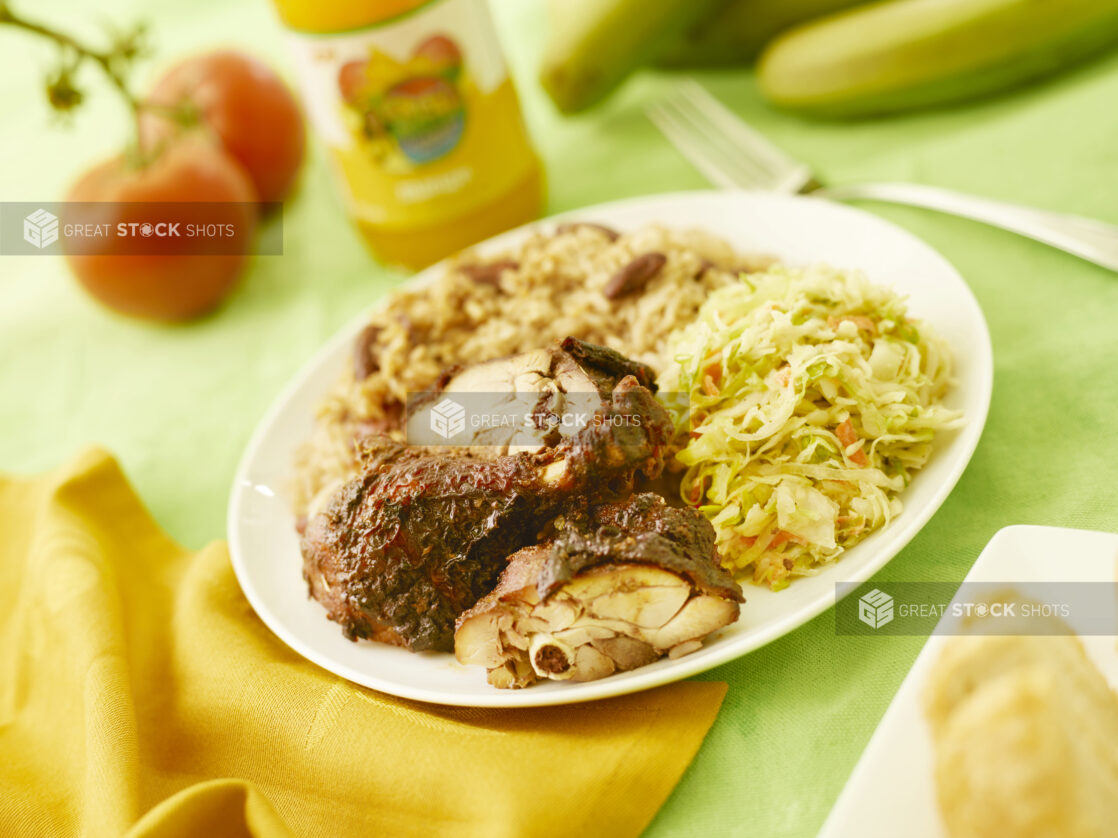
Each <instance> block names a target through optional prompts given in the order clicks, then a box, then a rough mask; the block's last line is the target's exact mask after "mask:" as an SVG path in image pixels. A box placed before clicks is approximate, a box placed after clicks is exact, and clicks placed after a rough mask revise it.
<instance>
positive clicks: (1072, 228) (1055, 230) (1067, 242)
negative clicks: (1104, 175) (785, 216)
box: [812, 183, 1118, 272]
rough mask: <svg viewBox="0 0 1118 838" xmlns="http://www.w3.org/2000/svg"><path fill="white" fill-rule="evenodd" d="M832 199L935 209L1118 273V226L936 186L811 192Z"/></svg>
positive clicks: (878, 186) (865, 186) (839, 188)
mask: <svg viewBox="0 0 1118 838" xmlns="http://www.w3.org/2000/svg"><path fill="white" fill-rule="evenodd" d="M812 194H814V195H819V196H822V197H826V198H832V199H835V200H849V199H860V198H864V199H867V200H871V201H886V202H889V203H893V204H907V205H909V206H914V207H924V208H925V209H932V210H938V211H939V212H945V213H948V214H950V215H958V216H961V217H962V218H969V219H971V220H973V221H981V222H983V223H985V224H990V225H992V226H994V227H1000V228H1002V229H1003V230H1009V231H1010V232H1013V233H1017V234H1018V235H1021V236H1025V237H1026V238H1030V239H1034V240H1036V241H1039V242H1043V243H1044V244H1048V245H1051V246H1052V247H1055V248H1058V249H1060V250H1063V251H1066V252H1067V253H1071V254H1073V255H1075V256H1078V257H1079V258H1080V259H1085V260H1087V261H1088V262H1094V263H1095V264H1096V265H1101V266H1102V267H1104V268H1108V269H1109V270H1112V271H1116V272H1118V226H1115V225H1113V224H1106V223H1104V222H1102V221H1095V220H1094V219H1091V218H1084V217H1082V216H1079V215H1065V214H1063V213H1058V212H1047V211H1045V210H1038V209H1033V208H1031V207H1023V206H1019V205H1016V204H1007V203H1004V202H1002V201H993V200H991V199H989V198H979V197H977V196H974V195H966V194H963V193H961V192H952V191H951V190H949V189H940V188H939V187H935V186H921V185H918V184H908V183H866V184H856V185H851V186H829V187H826V188H823V189H818V190H815V191H813V192H812Z"/></svg>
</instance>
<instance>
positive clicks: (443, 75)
mask: <svg viewBox="0 0 1118 838" xmlns="http://www.w3.org/2000/svg"><path fill="white" fill-rule="evenodd" d="M275 4H276V7H277V9H278V11H279V15H280V17H281V19H282V20H283V22H284V24H285V25H286V26H287V27H288V28H289V29H290V30H291V41H292V44H293V47H294V52H295V58H296V63H297V71H298V75H299V78H300V81H301V84H302V89H303V97H304V101H305V103H306V108H307V112H308V113H309V115H310V119H311V122H312V123H313V124H314V126H315V127H316V129H317V131H318V132H319V134H320V135H321V137H322V138H323V140H324V141H325V143H326V145H327V146H328V147H329V149H330V153H331V156H332V158H333V161H334V164H335V168H336V169H337V172H338V174H339V176H340V179H341V181H342V183H343V189H344V191H345V197H346V201H347V205H348V207H349V210H350V213H351V214H352V215H353V217H354V219H355V220H356V221H357V224H358V225H359V227H360V229H361V231H362V232H363V233H364V234H365V236H366V238H367V239H368V241H369V243H370V245H371V246H372V248H373V251H374V252H375V253H376V254H377V255H378V256H379V257H380V258H381V259H382V260H384V261H386V262H391V263H394V264H401V265H405V266H408V267H414V268H418V267H422V266H424V265H428V264H430V263H432V262H435V261H437V260H438V259H440V258H442V257H443V256H446V255H447V254H449V253H453V252H454V251H456V250H459V249H461V248H463V247H466V246H468V245H470V244H473V243H475V242H477V241H480V240H481V239H484V238H487V237H488V236H490V235H493V234H495V233H498V232H500V231H502V230H505V229H508V228H509V227H514V226H516V225H518V224H522V223H524V222H526V221H530V220H531V219H533V218H535V217H536V216H537V215H538V213H539V211H540V206H541V203H542V201H543V172H542V169H541V167H540V162H539V159H538V158H537V157H536V154H535V152H534V151H533V149H532V146H531V142H530V140H529V138H528V134H527V131H526V130H525V128H524V123H523V120H522V119H521V115H520V105H519V103H518V101H517V98H516V90H515V89H514V88H513V85H512V79H511V78H510V77H509V74H508V70H507V69H506V67H505V63H504V58H503V56H502V54H501V49H500V44H499V43H498V41H497V35H496V31H495V30H494V28H493V23H492V20H491V18H490V16H489V10H488V8H487V6H486V0H275Z"/></svg>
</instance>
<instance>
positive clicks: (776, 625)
mask: <svg viewBox="0 0 1118 838" xmlns="http://www.w3.org/2000/svg"><path fill="white" fill-rule="evenodd" d="M560 218H578V219H583V220H589V221H598V222H601V223H603V224H608V225H610V226H611V227H615V228H617V229H619V230H628V229H633V228H636V227H640V226H643V225H646V224H662V225H664V226H668V227H673V228H697V229H702V230H705V231H707V232H710V233H714V234H716V235H718V236H721V237H723V238H725V239H726V240H728V241H730V242H731V243H732V244H733V245H734V246H735V247H737V248H738V249H739V250H741V251H753V252H764V253H770V254H774V255H776V256H777V257H779V258H780V259H781V260H782V261H784V262H786V263H789V264H792V265H806V264H810V263H815V262H826V263H829V264H831V265H834V266H835V267H841V268H859V269H861V270H863V271H864V272H865V273H866V274H867V275H868V276H869V278H870V279H871V280H873V281H874V282H877V283H881V284H884V285H888V286H892V287H894V288H896V289H897V290H898V291H899V292H901V293H903V294H906V295H907V296H908V297H909V299H910V308H911V311H912V313H913V315H914V316H916V317H919V318H921V319H924V320H926V321H928V322H929V323H931V324H932V325H933V327H934V328H935V329H936V330H938V332H939V333H940V334H941V335H943V336H944V337H945V338H946V339H947V340H948V341H949V342H950V344H951V346H952V348H953V349H954V352H955V356H956V359H957V377H958V385H957V386H956V387H955V388H954V389H953V390H952V391H951V393H950V394H949V396H948V398H947V400H946V401H947V403H948V404H949V405H950V406H951V407H955V408H961V409H962V410H963V411H964V412H965V414H966V417H967V424H966V426H965V427H963V428H962V429H961V430H958V431H954V432H951V433H949V434H944V435H943V436H942V437H941V438H940V439H938V440H937V446H936V451H935V453H934V455H933V456H932V459H931V461H930V462H929V463H928V465H927V467H926V468H924V470H923V471H921V472H920V473H919V474H917V476H916V477H915V479H914V480H913V481H912V484H911V485H910V486H909V487H908V489H906V490H905V492H904V494H903V496H902V500H903V501H904V506H905V509H904V512H903V513H902V514H901V515H900V516H899V517H898V518H897V519H896V520H895V521H894V522H893V523H892V524H891V525H890V526H889V527H887V528H886V529H884V530H882V531H879V532H877V533H874V534H873V535H871V536H869V537H868V538H867V539H866V540H865V541H863V542H862V543H860V544H858V545H857V546H856V547H854V548H852V549H851V550H849V551H848V552H847V553H846V554H845V555H844V556H843V557H842V558H841V559H840V560H839V561H838V562H837V563H836V564H834V565H832V566H831V567H829V568H827V569H826V570H824V571H823V572H821V573H820V574H819V575H818V576H814V577H811V578H805V579H800V580H797V581H796V582H794V583H793V584H792V585H791V586H790V587H788V588H787V589H785V590H783V591H781V592H779V593H772V592H771V591H768V590H765V589H761V588H758V587H753V586H747V589H746V598H747V600H748V601H747V602H746V604H745V606H744V607H743V608H742V615H741V619H740V620H739V621H738V622H737V623H735V624H734V625H732V626H730V627H728V628H727V629H725V630H724V631H722V632H720V633H719V634H718V635H716V636H714V637H712V638H710V639H709V640H708V641H707V643H706V644H705V645H704V646H703V648H702V649H700V650H699V651H697V652H693V653H692V654H690V655H687V656H686V657H682V658H679V659H677V660H668V659H663V660H660V661H658V662H657V663H654V664H651V665H649V666H646V667H643V668H641V669H637V670H634V671H632V672H625V673H620V674H617V675H613V676H610V677H609V678H604V679H602V680H600V681H592V682H589V683H585V684H572V683H562V682H549V683H545V684H537V685H535V686H532V687H529V688H527V689H523V690H498V689H496V688H494V687H491V686H490V685H489V684H487V683H486V681H485V672H484V670H483V669H482V668H480V667H464V666H461V665H459V664H458V663H457V662H456V661H455V660H454V657H453V656H452V655H449V654H442V653H431V652H426V653H420V654H413V653H411V652H407V651H404V650H403V649H398V648H395V647H392V646H386V645H382V644H377V643H371V642H366V641H361V642H357V643H352V642H350V641H348V640H346V639H345V638H344V637H342V633H341V629H339V628H338V626H337V625H336V624H335V623H332V622H330V621H329V620H327V619H326V614H325V612H324V611H323V609H322V607H321V606H320V605H319V604H318V603H317V602H314V601H313V600H310V599H308V597H307V589H306V585H305V584H304V582H303V578H302V573H301V569H302V560H301V558H300V554H299V545H298V539H297V537H296V534H295V529H294V520H293V516H292V514H291V512H290V510H289V509H288V505H287V503H286V500H285V497H284V495H285V489H284V487H285V486H287V485H289V480H290V474H291V464H292V460H293V455H294V452H295V449H296V448H297V447H298V445H299V444H300V443H302V442H303V441H304V440H305V439H306V438H307V437H308V436H309V435H310V433H311V426H312V417H313V415H314V410H315V406H316V405H317V404H318V402H319V401H320V399H321V398H322V396H323V395H324V394H325V393H326V392H327V390H328V389H330V388H331V387H332V386H333V384H334V382H335V380H336V378H337V375H338V374H339V371H340V370H341V369H342V367H343V365H344V364H346V363H348V362H349V359H350V344H351V342H352V340H353V339H354V337H355V336H356V335H357V333H358V332H359V331H360V330H361V328H362V326H363V325H364V323H365V322H366V319H367V317H368V314H367V313H366V314H365V315H363V316H362V317H359V318H358V319H356V320H354V321H353V322H352V323H351V324H349V326H347V327H346V328H345V329H343V330H342V331H341V332H339V333H338V334H337V335H335V336H334V338H333V339H332V340H330V341H329V343H327V345H326V346H324V347H323V348H322V350H321V351H320V352H319V353H318V354H317V355H316V356H315V357H314V358H312V359H311V360H310V362H309V363H308V364H307V365H306V366H305V367H304V368H303V369H302V371H301V372H300V373H299V374H298V375H297V376H295V379H294V380H293V381H292V382H291V383H290V384H289V385H288V386H287V387H286V388H285V389H284V390H283V392H282V393H281V394H280V395H279V397H278V398H277V399H276V401H275V403H274V404H273V405H272V407H271V408H270V409H269V410H268V412H267V414H266V415H265V417H264V419H263V420H262V421H261V423H260V425H259V427H257V429H256V432H255V433H254V434H253V436H252V439H251V440H250V442H249V444H248V448H247V449H246V451H245V454H244V456H243V458H242V459H241V463H240V465H239V467H238V469H237V474H236V478H235V479H234V482H233V490H232V496H231V498H230V501H229V547H230V551H231V553H232V557H233V568H234V570H235V571H236V573H237V578H238V579H239V580H240V583H241V587H242V588H243V589H244V592H245V595H246V596H247V597H248V600H249V602H250V603H252V606H253V608H255V609H256V613H257V614H259V615H260V618H261V619H262V620H263V621H264V622H265V623H266V624H267V625H268V627H269V628H271V629H272V631H274V632H275V633H276V634H277V635H279V637H280V638H281V639H282V640H283V641H284V642H285V643H287V644H288V645H289V646H291V648H293V649H294V650H295V651H297V652H299V654H301V655H303V656H304V657H306V658H308V659H310V660H311V661H314V662H315V663H317V664H318V665H319V666H322V667H324V668H325V669H328V670H330V671H331V672H334V673H336V674H338V675H341V676H342V677H344V678H348V679H349V680H351V681H355V682H357V683H359V684H363V685H365V686H367V687H372V688H374V689H377V690H381V691H382V692H386V693H391V694H393V695H398V696H402V697H404V698H411V699H416V700H419V701H431V702H437V703H441V704H455V705H466V706H474V707H532V706H540V705H548V704H565V703H570V702H577V701H589V700H591V699H597V698H605V697H607V696H613V695H621V694H624V693H630V692H635V691H637V690H643V689H648V688H649V687H654V686H658V685H660V684H665V683H668V682H671V681H676V680H679V679H681V678H686V677H687V676H689V675H694V674H695V673H697V672H702V671H704V670H707V669H710V668H712V667H715V666H717V665H719V664H721V663H725V662H726V661H728V660H732V659H733V658H736V657H739V656H740V655H744V654H745V653H746V652H749V651H752V650H753V649H756V648H758V647H759V646H763V645H764V644H766V643H769V642H770V641H772V640H775V639H776V638H778V637H780V636H781V635H783V634H786V633H787V632H790V631H792V630H793V629H795V628H796V627H797V626H800V625H802V624H803V623H805V622H807V621H808V620H810V619H811V618H812V617H814V616H816V615H817V614H819V613H820V612H822V611H823V610H825V609H826V608H828V607H829V606H831V605H833V604H834V602H835V583H836V582H840V581H843V582H861V581H864V580H865V579H867V578H869V577H870V576H871V575H872V574H873V573H874V572H875V571H877V570H879V569H880V568H881V567H882V566H883V565H884V564H885V563H886V562H888V561H889V560H890V559H891V558H892V557H893V556H895V555H896V554H897V553H898V552H899V551H900V549H901V548H902V547H904V546H905V544H907V543H908V542H909V541H910V540H911V539H912V537H913V536H914V535H916V533H917V532H918V531H919V530H920V528H921V527H923V526H924V524H925V523H927V521H928V519H929V518H931V517H932V514H933V513H934V512H935V511H936V509H938V508H939V506H940V504H941V503H943V501H944V499H945V498H946V497H947V495H948V493H949V492H950V491H951V489H952V488H953V487H954V486H955V483H956V482H957V481H958V479H959V477H960V475H961V474H962V473H963V469H964V468H965V467H966V465H967V462H968V461H969V460H970V457H971V454H972V453H973V452H974V449H975V446H976V445H977V444H978V438H979V436H980V435H981V434H982V427H983V425H984V424H985V422H986V413H987V410H988V408H989V404H990V392H991V389H992V386H993V352H992V350H991V347H990V335H989V332H988V331H987V328H986V321H985V319H984V318H983V316H982V311H981V309H980V308H979V306H978V302H977V301H976V300H975V298H974V295H973V294H972V293H971V291H970V289H969V288H968V287H967V285H966V283H965V282H964V281H963V279H962V277H960V276H959V274H958V273H957V272H956V271H955V269H954V268H953V267H952V266H951V265H950V264H948V262H947V261H946V260H944V258H943V257H942V256H940V255H939V254H938V253H936V252H935V251H934V250H932V248H930V247H929V246H928V245H926V244H924V243H923V242H921V241H920V240H919V239H917V238H915V237H914V236H912V235H911V234H909V233H907V232H905V231H904V230H901V229H900V228H898V227H895V226H893V225H892V224H889V223H887V222H885V221H883V220H881V219H879V218H877V217H875V216H872V215H869V214H867V213H864V212H860V211H858V210H855V209H851V208H849V207H845V206H841V205H838V204H834V203H830V202H828V201H825V200H821V199H816V198H803V197H791V196H783V195H773V194H766V193H737V192H684V193H676V194H669V195H655V196H649V197H643V198H635V199H630V200H625V201H618V202H615V203H610V204H602V205H599V206H594V207H587V208H585V209H581V210H578V211H576V212H571V213H566V214H564V216H560ZM554 221H555V219H551V220H548V221H544V222H540V223H542V224H544V225H545V226H550V225H551V224H553V222H554ZM534 226H536V225H529V227H524V228H519V229H517V230H513V231H510V232H508V233H505V234H503V235H500V236H498V237H496V238H494V239H491V240H490V241H488V242H486V243H485V244H484V245H482V246H481V247H480V248H479V249H480V250H481V252H483V253H484V252H486V251H490V250H494V249H497V250H499V249H502V248H506V247H510V246H513V245H514V244H516V242H517V241H518V239H520V238H521V237H523V236H524V235H525V234H526V233H527V231H528V230H529V229H531V228H532V227H534ZM442 270H444V268H443V266H441V265H435V266H434V267H432V268H429V269H428V270H426V271H424V272H423V273H420V274H419V275H417V276H416V277H414V278H413V279H412V280H411V282H415V283H422V282H430V281H431V280H432V279H433V278H434V277H435V276H437V275H438V274H439V273H440V272H441V271H442Z"/></svg>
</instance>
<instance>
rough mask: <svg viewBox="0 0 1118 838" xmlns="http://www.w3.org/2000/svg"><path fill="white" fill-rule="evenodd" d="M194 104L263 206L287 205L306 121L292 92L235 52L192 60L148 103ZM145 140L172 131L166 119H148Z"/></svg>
mask: <svg viewBox="0 0 1118 838" xmlns="http://www.w3.org/2000/svg"><path fill="white" fill-rule="evenodd" d="M183 100H189V101H190V102H192V103H193V104H194V105H195V107H197V108H198V110H199V112H200V114H201V117H202V121H203V122H205V123H206V125H207V126H209V128H210V129H211V130H212V131H213V132H214V133H215V134H216V135H217V137H218V139H219V140H220V141H221V143H222V145H224V146H225V149H226V150H227V151H228V152H229V154H230V155H232V157H233V158H235V159H236V160H237V162H239V163H240V164H241V165H242V166H243V167H244V169H245V171H246V172H248V174H249V177H250V178H252V182H253V184H255V186H256V192H257V194H258V195H259V196H260V200H261V201H282V200H283V199H284V197H285V196H286V195H287V194H288V193H289V192H290V191H291V187H292V186H293V185H294V183H295V176H296V175H297V174H298V172H299V166H300V164H301V163H302V161H303V150H304V143H305V137H304V128H303V116H302V113H301V112H300V110H299V106H298V104H297V103H296V101H295V97H294V96H292V94H291V91H290V90H288V89H287V86H286V85H285V84H284V83H283V81H282V80H281V79H280V77H279V76H277V75H276V74H275V72H274V71H273V70H272V69H271V68H270V67H268V66H267V65H266V64H264V63H262V62H261V61H258V60H257V59H255V58H252V57H251V56H248V55H245V54H243V53H239V52H233V51H229V50H226V51H219V52H211V53H208V54H206V55H200V56H198V57H196V58H188V59H186V60H185V61H182V62H180V63H179V64H176V65H175V66H174V67H172V68H171V69H170V70H168V71H167V72H166V73H165V74H164V75H163V77H162V78H161V79H160V80H159V81H158V82H157V83H156V85H155V88H154V89H153V90H152V92H151V96H150V97H149V101H150V102H152V103H153V104H157V105H165V106H175V105H178V104H180V103H181V102H182V101H183ZM144 125H145V132H144V133H145V140H146V142H147V143H148V144H150V143H151V141H152V140H153V139H155V138H165V137H166V135H167V134H168V133H170V132H171V131H172V130H173V126H171V125H170V124H169V123H168V121H167V120H166V119H165V118H161V117H158V116H156V115H154V114H150V113H149V114H148V115H146V117H145V119H144Z"/></svg>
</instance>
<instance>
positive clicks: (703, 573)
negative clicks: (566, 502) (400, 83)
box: [454, 493, 744, 688]
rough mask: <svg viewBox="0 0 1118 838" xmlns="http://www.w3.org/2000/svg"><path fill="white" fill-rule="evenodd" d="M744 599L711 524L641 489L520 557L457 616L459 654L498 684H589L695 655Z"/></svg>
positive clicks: (577, 519) (572, 522)
mask: <svg viewBox="0 0 1118 838" xmlns="http://www.w3.org/2000/svg"><path fill="white" fill-rule="evenodd" d="M743 601H744V598H743V597H742V592H741V588H740V587H739V586H738V584H737V583H736V582H734V580H733V578H732V577H731V576H730V574H729V573H727V572H726V571H725V570H723V568H722V566H721V564H720V562H719V558H718V553H717V551H716V550H715V547H714V529H713V527H711V525H710V522H709V521H707V520H706V518H704V517H703V516H702V515H701V514H699V513H698V512H697V511H695V510H694V509H691V508H689V507H684V508H678V507H672V506H668V504H667V503H666V502H665V500H664V499H663V498H662V497H660V496H659V495H654V494H649V493H645V494H640V495H636V496H634V497H632V498H630V499H629V500H627V501H623V502H619V503H610V504H605V505H602V506H598V507H596V508H593V509H591V510H590V511H589V513H586V514H583V515H580V516H574V517H572V518H571V519H570V520H568V521H566V522H565V523H564V524H563V525H561V527H560V530H559V533H558V535H557V536H556V537H555V539H554V540H553V541H551V542H549V543H546V544H541V545H538V546H532V547H526V548H524V549H523V550H520V551H519V552H517V553H515V554H513V555H512V556H511V557H510V558H509V563H508V567H506V568H505V570H504V572H503V573H502V574H501V579H500V582H498V584H497V587H496V588H495V589H494V590H493V591H492V592H491V593H489V594H488V595H486V596H485V597H484V598H482V599H481V600H480V601H479V602H478V603H477V604H476V605H475V606H474V607H473V608H471V609H470V610H469V611H467V612H466V613H464V614H463V615H462V616H461V617H459V618H458V624H457V632H456V633H455V637H454V652H455V655H456V656H457V658H458V660H459V662H461V663H465V664H478V665H481V666H484V667H486V669H487V670H488V671H489V674H488V679H489V683H491V684H493V685H494V686H497V687H506V688H507V687H525V686H528V685H530V684H532V683H534V682H535V681H537V680H540V679H553V680H571V681H593V680H595V679H597V678H604V677H606V676H607V675H611V674H613V673H614V672H615V671H624V670H628V669H635V668H636V667H638V666H644V665H645V664H648V663H651V662H653V661H655V660H657V659H658V658H660V657H661V656H662V655H664V654H668V655H671V656H672V657H678V656H680V655H685V654H688V653H689V652H693V651H695V650H696V649H698V648H699V647H700V646H701V645H702V642H703V639H704V638H705V637H707V636H708V635H709V634H711V633H712V632H714V631H717V630H718V629H720V628H722V627H723V626H727V625H729V624H730V623H732V622H734V621H735V620H737V618H738V614H739V610H740V606H739V603H741V602H743Z"/></svg>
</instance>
